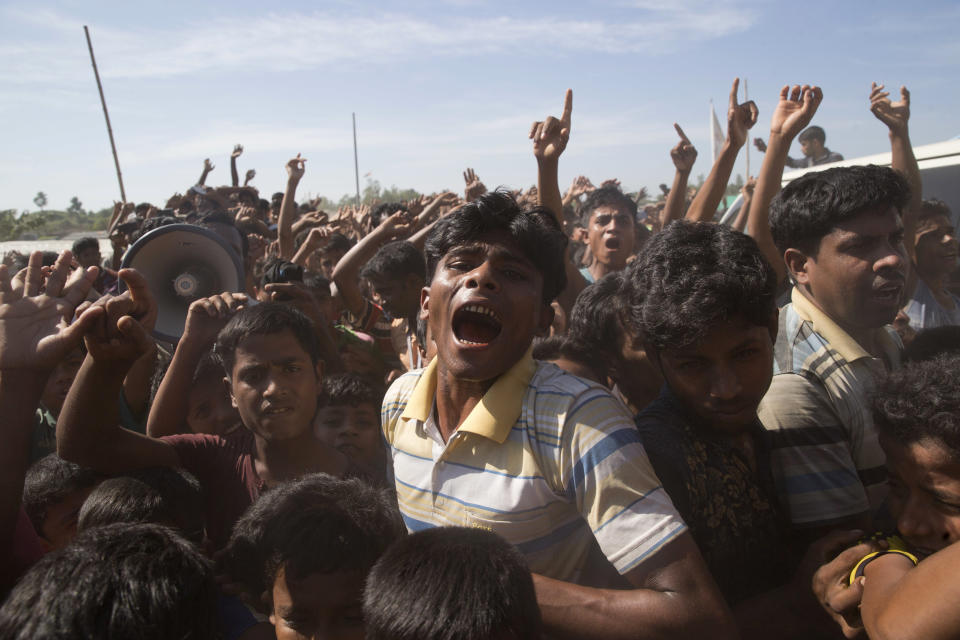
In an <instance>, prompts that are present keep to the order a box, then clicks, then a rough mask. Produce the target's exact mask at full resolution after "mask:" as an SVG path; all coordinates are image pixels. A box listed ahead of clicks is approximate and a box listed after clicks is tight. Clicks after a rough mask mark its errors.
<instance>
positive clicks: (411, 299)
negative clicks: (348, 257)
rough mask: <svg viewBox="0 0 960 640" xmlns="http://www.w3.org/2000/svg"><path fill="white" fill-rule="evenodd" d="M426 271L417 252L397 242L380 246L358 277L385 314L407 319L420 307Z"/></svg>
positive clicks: (408, 245) (419, 253) (405, 244)
mask: <svg viewBox="0 0 960 640" xmlns="http://www.w3.org/2000/svg"><path fill="white" fill-rule="evenodd" d="M426 270H427V267H426V264H425V263H424V260H423V254H422V253H421V252H420V250H419V249H417V248H416V247H415V246H414V245H413V244H411V243H410V242H407V241H406V240H398V241H396V242H389V243H387V244H385V245H383V246H382V247H380V249H379V250H378V251H377V253H376V254H375V255H374V256H373V257H372V258H370V260H369V261H367V264H365V265H364V267H363V270H362V271H361V272H360V276H361V277H362V278H364V279H365V280H366V281H367V282H368V283H369V284H370V291H371V294H372V296H373V301H374V302H376V303H377V304H379V305H380V306H381V307H383V309H384V311H386V312H387V313H388V314H390V315H391V316H392V317H394V318H409V317H410V316H412V315H413V314H415V313H416V312H417V310H418V309H419V308H420V290H421V289H422V288H423V280H424V274H425V273H426Z"/></svg>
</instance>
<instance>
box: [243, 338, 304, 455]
mask: <svg viewBox="0 0 960 640" xmlns="http://www.w3.org/2000/svg"><path fill="white" fill-rule="evenodd" d="M320 387H321V368H320V364H319V363H318V364H316V365H314V364H313V362H312V361H311V360H310V355H309V354H308V353H307V352H306V351H305V350H304V348H303V347H302V346H300V343H299V342H298V341H297V339H296V337H295V336H294V335H293V333H292V332H291V331H289V330H284V331H281V332H279V333H268V334H252V335H250V336H248V337H246V338H244V339H243V340H241V341H240V344H239V345H238V346H237V351H236V360H235V362H234V365H233V371H232V376H231V381H230V397H231V399H232V401H233V406H234V407H236V409H237V410H238V411H239V413H240V418H241V420H242V421H243V424H244V425H245V426H246V427H247V428H248V429H250V430H251V431H253V433H254V434H255V435H257V436H259V437H262V438H264V439H265V440H288V439H293V438H298V437H301V436H303V435H305V434H312V430H311V427H312V424H313V418H314V416H315V415H316V412H317V395H318V394H319V393H320Z"/></svg>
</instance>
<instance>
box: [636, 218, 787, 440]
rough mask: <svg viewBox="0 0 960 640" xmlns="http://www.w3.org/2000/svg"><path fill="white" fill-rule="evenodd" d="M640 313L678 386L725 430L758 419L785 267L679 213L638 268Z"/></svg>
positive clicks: (648, 340) (686, 401) (750, 243)
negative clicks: (780, 271) (777, 268)
mask: <svg viewBox="0 0 960 640" xmlns="http://www.w3.org/2000/svg"><path fill="white" fill-rule="evenodd" d="M627 283H628V286H629V291H630V296H631V301H630V304H631V312H630V321H631V323H632V324H633V326H634V327H635V328H636V329H637V330H638V332H639V333H640V334H642V335H643V340H644V344H645V346H646V352H647V355H648V356H649V357H650V358H651V359H653V360H654V362H655V363H656V364H658V365H659V367H660V371H661V373H662V374H663V378H664V380H665V381H666V383H667V385H669V387H670V389H671V391H672V392H673V393H674V394H675V395H676V396H677V397H678V398H679V399H680V400H681V402H682V403H683V405H684V406H686V407H688V408H689V410H690V411H692V412H693V413H694V414H695V415H697V416H698V417H699V418H700V419H702V420H703V421H704V422H705V423H706V424H708V425H710V426H711V427H714V428H717V429H720V430H722V431H739V430H741V429H742V428H744V427H746V426H748V425H750V424H752V423H753V422H755V420H756V411H757V406H758V405H759V404H760V400H761V399H762V398H763V395H764V394H765V393H766V391H767V389H768V388H769V386H770V381H771V379H772V377H773V341H774V338H775V337H776V319H777V309H776V301H775V292H776V276H775V275H774V271H773V268H772V267H771V266H770V265H769V263H767V261H766V260H765V259H764V257H763V255H762V254H761V253H760V250H759V248H758V247H757V243H756V242H755V241H754V240H753V239H752V238H750V237H749V236H746V235H744V234H742V233H740V232H739V231H734V230H732V229H729V228H727V227H725V226H722V225H716V224H711V223H695V222H686V221H677V222H674V223H672V224H671V225H670V226H668V227H667V228H666V229H664V230H663V231H662V232H660V233H658V234H657V235H656V236H654V237H653V238H652V239H651V240H650V242H649V243H648V244H647V246H646V247H645V248H644V251H643V253H642V254H641V256H640V258H639V259H638V260H637V261H636V262H634V264H633V265H631V266H630V267H629V269H628V273H627Z"/></svg>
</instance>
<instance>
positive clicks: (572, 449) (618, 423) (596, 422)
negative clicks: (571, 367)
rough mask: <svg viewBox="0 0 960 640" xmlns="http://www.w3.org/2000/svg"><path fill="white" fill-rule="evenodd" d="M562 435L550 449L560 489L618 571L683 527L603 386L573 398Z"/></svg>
mask: <svg viewBox="0 0 960 640" xmlns="http://www.w3.org/2000/svg"><path fill="white" fill-rule="evenodd" d="M560 440H561V445H560V447H559V449H555V451H556V452H557V456H558V467H559V469H560V471H559V475H560V479H561V482H562V490H563V492H564V493H565V494H566V496H567V498H568V499H569V500H570V501H571V502H573V503H575V504H576V506H577V509H578V511H579V513H580V515H581V517H583V519H584V520H585V521H586V523H587V525H588V526H589V527H590V529H591V531H592V532H593V535H594V537H595V538H596V540H597V542H598V543H599V545H600V548H601V550H602V551H603V553H604V555H605V556H606V557H607V559H608V560H609V561H610V563H611V564H613V566H614V567H616V569H617V571H618V572H619V573H621V574H625V573H627V572H628V571H630V570H631V569H633V568H635V567H636V566H638V565H639V564H641V563H642V562H643V561H644V560H645V559H647V558H649V557H651V556H652V555H653V554H655V553H656V552H657V551H658V550H659V549H661V548H662V547H663V546H664V545H666V544H667V543H668V542H670V541H671V540H673V539H674V538H676V537H677V536H679V535H680V534H681V533H682V532H683V531H685V530H686V525H685V524H684V522H683V519H682V518H681V517H680V515H679V514H678V513H677V511H676V509H675V508H674V506H673V503H672V502H671V501H670V497H669V496H668V495H667V493H666V491H665V490H664V489H663V487H662V486H661V485H660V482H659V480H658V479H657V476H656V474H655V473H654V471H653V467H652V466H651V464H650V461H649V460H648V459H647V455H646V452H645V451H644V449H643V445H642V444H641V442H640V436H639V435H638V433H637V431H636V429H635V428H634V426H633V421H632V420H631V418H630V415H629V414H628V413H627V411H626V409H625V408H624V407H623V405H622V404H621V403H620V402H618V401H617V400H615V399H614V398H613V397H612V396H610V394H609V393H607V392H606V391H605V390H603V389H600V388H597V387H592V388H590V389H588V390H587V391H585V392H584V393H582V394H580V395H579V396H578V397H577V398H576V399H575V400H574V402H573V403H572V405H571V406H570V408H569V411H568V412H567V414H566V419H565V420H564V422H563V426H562V434H561V439H560Z"/></svg>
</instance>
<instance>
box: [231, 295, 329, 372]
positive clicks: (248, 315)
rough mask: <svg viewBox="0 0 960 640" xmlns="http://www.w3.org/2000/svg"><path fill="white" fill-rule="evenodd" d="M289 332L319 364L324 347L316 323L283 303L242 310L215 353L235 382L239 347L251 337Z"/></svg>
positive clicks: (264, 304) (254, 306) (235, 316)
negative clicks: (234, 376) (321, 349)
mask: <svg viewBox="0 0 960 640" xmlns="http://www.w3.org/2000/svg"><path fill="white" fill-rule="evenodd" d="M283 331H289V332H290V333H292V334H293V337H294V338H296V339H297V342H298V343H299V344H300V346H301V347H303V350H304V351H306V352H307V355H309V356H310V361H311V362H312V363H313V364H314V365H316V364H317V362H319V361H320V345H319V343H318V342H317V334H316V331H315V330H314V328H313V323H312V322H310V319H309V318H307V316H305V315H303V313H302V312H301V311H299V310H298V309H295V308H294V307H292V306H290V305H288V304H283V303H281V302H262V303H260V304H257V305H253V306H250V307H244V308H243V309H241V310H240V311H238V312H237V313H236V314H235V315H234V316H233V317H232V318H230V320H229V321H228V322H227V325H226V326H225V327H224V328H223V329H221V330H220V333H219V334H218V335H217V340H216V342H215V343H214V345H213V353H214V354H215V355H216V356H217V359H218V360H220V364H221V365H223V369H224V371H226V374H227V377H228V378H230V379H233V365H234V363H235V362H236V356H237V347H238V346H239V345H240V343H241V342H242V341H243V340H244V339H245V338H247V337H249V336H251V335H272V334H275V333H282V332H283Z"/></svg>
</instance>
